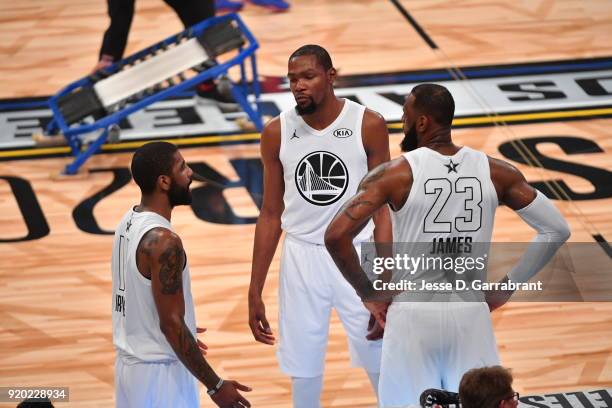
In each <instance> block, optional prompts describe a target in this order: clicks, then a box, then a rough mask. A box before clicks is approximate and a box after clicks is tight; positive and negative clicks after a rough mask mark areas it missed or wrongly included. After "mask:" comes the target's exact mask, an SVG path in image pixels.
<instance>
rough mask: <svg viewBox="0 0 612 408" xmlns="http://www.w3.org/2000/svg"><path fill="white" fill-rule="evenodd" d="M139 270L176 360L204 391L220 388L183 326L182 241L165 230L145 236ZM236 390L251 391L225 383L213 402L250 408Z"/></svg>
mask: <svg viewBox="0 0 612 408" xmlns="http://www.w3.org/2000/svg"><path fill="white" fill-rule="evenodd" d="M137 261H138V269H139V270H140V271H141V273H143V275H145V276H146V273H147V272H148V274H149V276H150V279H151V289H152V291H153V298H154V300H155V305H156V307H157V312H158V314H159V326H160V329H161V331H162V332H163V333H164V336H166V340H168V343H170V346H171V347H172V349H173V350H174V352H175V353H176V356H177V357H178V358H179V360H181V362H182V363H183V364H184V365H185V367H187V369H188V370H189V371H190V372H191V373H192V374H193V375H194V376H195V377H196V378H197V379H198V380H199V381H200V382H201V383H202V384H204V385H205V386H206V388H207V389H213V388H215V387H216V386H217V384H219V382H220V380H221V379H220V378H219V376H218V375H217V374H216V373H215V371H214V370H213V369H212V367H211V366H210V365H209V364H208V362H207V361H206V359H205V358H204V356H203V355H202V352H201V351H200V348H199V346H198V343H197V341H196V339H195V337H194V335H193V334H192V333H191V331H190V330H189V328H188V327H187V325H186V324H185V320H184V317H185V299H184V298H183V279H182V278H183V269H184V268H185V262H186V257H185V251H184V250H183V244H182V243H181V239H180V238H179V237H178V235H176V234H175V233H174V232H172V231H170V230H168V229H165V228H154V229H152V230H150V231H149V232H147V233H146V234H145V235H144V237H143V238H142V240H141V241H140V244H139V245H138V251H137ZM236 389H241V390H243V391H250V389H249V388H248V387H245V386H242V385H241V384H239V383H237V382H235V381H225V382H223V385H222V387H221V388H220V389H219V391H218V392H216V393H215V394H214V395H213V396H212V399H213V401H215V403H217V404H218V405H219V406H226V405H229V404H231V403H234V402H241V403H243V404H244V406H250V404H248V401H246V399H244V398H243V397H242V396H241V395H240V394H239V393H238V391H236Z"/></svg>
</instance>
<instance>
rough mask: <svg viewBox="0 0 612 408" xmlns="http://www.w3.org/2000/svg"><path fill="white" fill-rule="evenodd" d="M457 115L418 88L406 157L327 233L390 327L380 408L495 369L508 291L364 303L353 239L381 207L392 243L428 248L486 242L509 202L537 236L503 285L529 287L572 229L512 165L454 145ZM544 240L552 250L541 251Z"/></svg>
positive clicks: (378, 173) (410, 101)
mask: <svg viewBox="0 0 612 408" xmlns="http://www.w3.org/2000/svg"><path fill="white" fill-rule="evenodd" d="M454 109H455V104H454V101H453V98H452V96H451V94H450V93H449V92H448V90H447V89H446V88H444V87H442V86H439V85H434V84H423V85H418V86H416V87H415V88H414V89H413V90H412V92H411V93H410V94H409V95H408V97H407V98H406V102H405V104H404V115H403V126H404V133H405V138H404V140H403V141H402V144H401V146H402V150H403V151H404V152H407V153H405V154H403V155H402V156H401V157H399V158H397V159H394V160H392V161H391V162H389V163H385V164H383V165H381V166H379V167H377V168H376V169H375V170H374V171H372V172H371V173H369V174H368V175H367V176H366V178H365V179H364V180H363V182H362V183H361V185H360V187H359V192H358V193H357V194H356V195H355V197H353V198H351V200H349V201H348V202H347V203H346V204H345V205H344V207H343V209H342V210H341V211H340V212H339V213H338V214H337V215H336V216H335V218H334V220H333V221H332V223H331V224H330V225H329V228H328V229H327V232H326V235H325V243H326V245H327V248H328V249H329V251H330V253H331V255H332V257H333V258H334V261H335V262H336V264H337V265H338V267H339V269H340V270H341V271H342V273H343V275H344V276H345V277H346V279H347V280H348V281H349V282H350V283H351V284H352V286H353V287H354V288H355V290H356V291H357V293H358V294H359V296H361V298H362V299H364V300H365V304H366V306H367V307H368V309H369V310H370V311H372V313H373V314H374V315H375V316H376V318H377V320H379V322H380V324H381V325H384V327H385V334H384V339H383V354H382V361H381V376H380V385H379V401H380V406H381V407H402V406H406V405H409V404H418V401H419V395H420V393H421V392H422V391H424V390H425V389H427V388H443V389H446V390H449V391H454V392H457V390H458V387H459V382H460V380H461V376H462V375H463V373H464V372H466V371H467V370H469V369H471V368H475V367H481V366H488V365H497V364H499V357H498V353H497V346H496V343H495V337H494V334H493V327H492V324H491V319H490V309H491V310H493V309H495V308H497V307H499V306H501V305H502V304H503V303H504V302H505V301H507V299H508V297H509V295H510V294H511V293H509V292H507V293H504V295H505V296H504V297H502V298H499V297H497V298H487V302H488V303H489V305H487V303H485V302H484V301H483V300H485V299H484V297H483V296H482V294H481V297H480V300H481V301H480V302H464V303H460V302H455V303H453V302H426V301H415V300H418V299H417V297H416V296H419V295H420V294H419V293H401V294H398V295H396V296H395V297H394V298H393V303H391V305H390V306H389V303H388V302H386V301H376V300H374V301H368V299H375V298H374V297H373V295H375V294H376V293H375V292H376V291H375V290H374V288H373V285H372V283H371V282H370V281H369V280H368V277H367V275H366V274H365V272H364V271H363V269H362V268H361V266H360V264H359V259H358V257H357V254H356V253H355V251H354V250H353V246H352V241H353V237H354V236H357V235H358V234H359V231H360V229H361V228H362V226H363V225H364V223H366V222H367V221H368V220H369V219H370V217H371V216H372V214H374V213H375V212H376V211H377V209H378V208H379V207H381V206H384V205H385V204H388V205H389V206H390V207H391V209H392V210H393V211H392V221H393V238H394V242H396V243H399V242H412V243H417V242H421V243H429V244H430V245H431V244H434V243H436V242H438V243H439V242H440V241H442V242H447V240H450V242H463V243H465V242H470V243H471V242H474V243H478V242H481V243H486V242H490V241H491V234H492V230H493V219H494V215H495V210H496V208H497V206H498V204H504V205H506V206H508V207H509V208H511V209H513V210H514V211H516V212H517V214H518V215H519V216H520V217H521V218H522V219H523V220H524V221H525V222H526V223H527V224H528V225H530V226H531V227H532V228H534V229H535V230H536V232H537V236H536V238H535V239H534V240H533V241H532V243H531V244H530V245H529V247H528V248H527V251H526V253H525V255H524V256H523V257H522V258H521V260H520V261H519V263H518V265H516V267H515V268H513V269H512V271H511V272H510V273H509V274H508V275H507V276H506V278H504V281H507V280H508V279H511V280H513V281H515V282H516V281H518V282H526V281H528V280H529V279H530V278H531V277H532V276H533V275H534V274H535V273H536V272H537V271H538V270H540V269H541V268H542V267H543V266H544V265H545V264H546V263H547V262H548V261H549V260H550V258H551V257H552V256H553V254H554V253H555V252H556V250H557V249H558V248H559V247H560V246H561V245H562V243H563V242H564V241H566V240H567V238H568V237H569V233H570V232H569V227H568V225H567V223H566V221H565V220H564V219H563V217H562V216H561V214H560V213H559V211H558V210H557V209H556V207H555V206H554V205H553V204H552V203H551V202H550V201H549V200H548V198H546V196H544V195H543V194H542V193H540V192H538V191H537V190H535V189H534V188H532V187H531V186H530V185H529V184H528V183H527V181H526V180H525V178H524V177H523V175H522V174H521V173H520V172H519V171H518V170H517V169H516V168H514V167H513V166H512V165H510V164H508V163H506V162H503V161H501V160H497V159H493V158H490V157H487V156H486V155H485V154H484V153H482V152H479V151H476V150H473V149H471V148H469V147H466V146H463V147H462V146H457V145H455V144H454V143H453V141H452V139H451V122H452V119H453V115H454ZM432 209H433V210H432ZM540 243H549V244H548V245H546V246H544V249H545V250H543V246H542V245H539V244H540ZM427 272H429V273H430V274H431V273H435V272H432V271H427V270H426V271H424V273H425V274H427ZM451 273H453V271H451ZM416 292H418V289H417V291H416ZM378 295H380V294H378ZM410 300H413V301H410ZM387 308H388V309H387Z"/></svg>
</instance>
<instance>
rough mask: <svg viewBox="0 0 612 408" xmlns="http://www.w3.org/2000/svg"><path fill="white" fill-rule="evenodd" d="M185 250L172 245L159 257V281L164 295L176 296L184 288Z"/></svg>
mask: <svg viewBox="0 0 612 408" xmlns="http://www.w3.org/2000/svg"><path fill="white" fill-rule="evenodd" d="M182 275H183V250H182V249H181V248H180V247H179V246H178V245H172V246H171V247H169V248H168V249H166V250H165V251H164V252H163V253H162V254H161V255H160V256H159V281H160V282H161V292H162V293H163V294H164V295H174V294H176V293H177V292H178V291H179V290H180V289H182V287H183V279H182Z"/></svg>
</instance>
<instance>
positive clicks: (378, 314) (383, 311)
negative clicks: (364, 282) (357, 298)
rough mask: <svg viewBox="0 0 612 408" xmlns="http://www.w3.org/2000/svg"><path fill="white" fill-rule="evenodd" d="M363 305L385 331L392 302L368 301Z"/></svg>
mask: <svg viewBox="0 0 612 408" xmlns="http://www.w3.org/2000/svg"><path fill="white" fill-rule="evenodd" d="M363 304H364V305H365V307H366V309H368V310H369V311H370V313H372V316H374V318H375V319H376V322H377V323H378V324H379V325H380V327H381V328H383V329H384V328H385V322H386V321H387V309H389V305H390V304H391V302H386V301H385V302H379V301H366V302H363Z"/></svg>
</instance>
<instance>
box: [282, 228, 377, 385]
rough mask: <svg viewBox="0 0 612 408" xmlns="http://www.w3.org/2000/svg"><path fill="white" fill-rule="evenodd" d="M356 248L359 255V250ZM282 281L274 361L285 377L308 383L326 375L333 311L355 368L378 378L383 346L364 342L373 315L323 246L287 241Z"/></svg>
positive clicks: (292, 238)
mask: <svg viewBox="0 0 612 408" xmlns="http://www.w3.org/2000/svg"><path fill="white" fill-rule="evenodd" d="M356 248H357V253H359V252H360V251H359V245H357V247H356ZM279 280H280V283H279V313H278V314H279V316H278V322H279V323H278V324H279V335H280V336H279V346H278V349H277V352H276V355H277V358H278V361H279V364H280V368H281V370H282V371H283V372H284V373H285V374H287V375H290V376H292V377H305V378H309V377H318V376H320V375H323V369H324V364H325V352H326V350H327V337H328V331H329V319H330V315H331V310H332V307H333V308H335V309H336V312H337V313H338V316H339V317H340V320H341V322H342V325H343V326H344V330H345V331H346V333H347V336H348V340H349V351H350V356H351V364H352V366H354V367H363V368H365V370H366V371H368V372H371V373H378V372H379V370H380V353H381V340H377V341H369V340H367V339H366V335H367V332H368V322H369V320H370V313H369V312H368V310H367V309H366V308H365V306H364V305H363V303H362V302H361V299H360V298H359V296H357V293H356V292H355V289H353V287H352V286H351V285H350V284H349V283H348V282H347V281H346V280H345V279H344V277H343V276H342V274H341V273H340V271H339V270H338V268H337V267H336V264H335V263H334V261H333V260H332V258H331V256H330V255H329V253H328V252H327V249H326V248H325V246H323V245H315V244H311V243H307V242H304V241H299V240H298V239H296V238H294V237H292V236H290V235H287V236H286V238H285V241H284V243H283V252H282V255H281V268H280V279H279Z"/></svg>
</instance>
